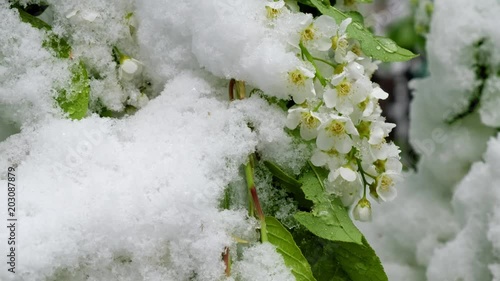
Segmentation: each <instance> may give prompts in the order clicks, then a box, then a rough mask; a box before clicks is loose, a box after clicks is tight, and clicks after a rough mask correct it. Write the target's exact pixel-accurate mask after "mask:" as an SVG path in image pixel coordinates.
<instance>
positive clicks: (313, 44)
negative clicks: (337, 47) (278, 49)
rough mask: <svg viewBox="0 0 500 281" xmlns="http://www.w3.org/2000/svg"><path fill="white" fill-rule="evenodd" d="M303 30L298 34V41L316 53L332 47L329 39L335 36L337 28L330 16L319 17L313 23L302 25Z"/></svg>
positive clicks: (308, 22)
mask: <svg viewBox="0 0 500 281" xmlns="http://www.w3.org/2000/svg"><path fill="white" fill-rule="evenodd" d="M303 25H304V26H305V28H304V29H303V30H302V31H301V33H300V41H301V42H302V43H303V44H304V45H305V46H306V47H307V48H308V49H312V50H318V51H328V50H329V49H330V48H331V47H332V40H331V38H332V37H333V36H334V35H335V34H336V32H337V30H338V27H337V23H335V20H334V19H333V18H332V17H330V16H325V15H322V16H319V17H318V18H316V19H315V20H314V21H313V20H312V19H311V20H308V21H305V22H304V23H303Z"/></svg>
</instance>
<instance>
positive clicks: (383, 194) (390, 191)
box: [377, 185, 398, 202]
mask: <svg viewBox="0 0 500 281" xmlns="http://www.w3.org/2000/svg"><path fill="white" fill-rule="evenodd" d="M377 194H378V196H379V197H380V199H382V200H383V201H384V202H390V201H392V200H394V198H396V196H397V195H398V191H397V190H396V188H395V187H394V186H389V187H387V188H382V187H380V185H379V186H378V187H377Z"/></svg>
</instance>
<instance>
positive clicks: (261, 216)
mask: <svg viewBox="0 0 500 281" xmlns="http://www.w3.org/2000/svg"><path fill="white" fill-rule="evenodd" d="M250 193H251V194H252V199H253V203H254V204H255V210H256V211H257V215H258V216H259V219H260V220H264V219H265V218H264V212H263V211H262V207H261V206H260V201H259V196H258V195H257V189H255V186H252V188H250Z"/></svg>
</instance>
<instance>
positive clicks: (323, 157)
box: [311, 150, 328, 167]
mask: <svg viewBox="0 0 500 281" xmlns="http://www.w3.org/2000/svg"><path fill="white" fill-rule="evenodd" d="M327 160H328V154H326V153H324V152H323V151H321V150H316V151H315V152H314V154H313V155H312V157H311V163H312V164H313V165H314V166H316V167H321V166H324V165H326V162H327Z"/></svg>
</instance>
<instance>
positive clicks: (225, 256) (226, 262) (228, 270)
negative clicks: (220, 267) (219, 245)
mask: <svg viewBox="0 0 500 281" xmlns="http://www.w3.org/2000/svg"><path fill="white" fill-rule="evenodd" d="M222 258H223V259H224V265H225V266H226V271H225V272H226V276H228V277H229V276H231V265H230V264H229V248H228V247H225V248H224V253H223V254H222Z"/></svg>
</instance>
